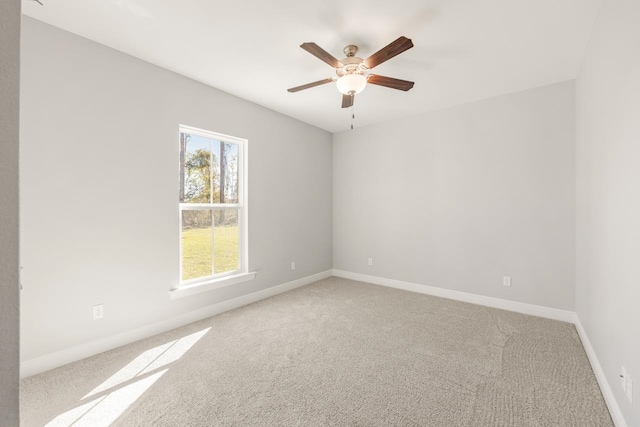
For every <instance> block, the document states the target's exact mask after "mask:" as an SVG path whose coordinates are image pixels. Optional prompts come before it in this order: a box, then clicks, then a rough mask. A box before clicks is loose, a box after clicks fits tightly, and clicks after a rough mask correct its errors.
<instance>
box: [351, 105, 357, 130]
mask: <svg viewBox="0 0 640 427" xmlns="http://www.w3.org/2000/svg"><path fill="white" fill-rule="evenodd" d="M354 110H355V107H354V106H353V105H352V106H351V130H353V121H354V120H355V118H356V113H355V111H354Z"/></svg>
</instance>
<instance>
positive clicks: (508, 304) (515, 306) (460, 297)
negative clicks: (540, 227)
mask: <svg viewBox="0 0 640 427" xmlns="http://www.w3.org/2000/svg"><path fill="white" fill-rule="evenodd" d="M333 275H334V276H337V277H343V278H345V279H352V280H358V281H361V282H368V283H373V284H374V285H382V286H387V287H390V288H396V289H402V290H405V291H410V292H417V293H419V294H426V295H433V296H437V297H442V298H448V299H453V300H457V301H464V302H469V303H472V304H478V305H484V306H487V307H493V308H500V309H503V310H508V311H515V312H518V313H524V314H530V315H532V316H539V317H545V318H547V319H553V320H560V321H563V322H569V323H573V321H574V319H575V313H574V312H573V311H567V310H560V309H557V308H549V307H543V306H540V305H533V304H526V303H523V302H516V301H509V300H505V299H500V298H493V297H487V296H483V295H476V294H469V293H466V292H460V291H453V290H451V289H444V288H437V287H434V286H426V285H419V284H417V283H411V282H403V281H400V280H394V279H385V278H382V277H377V276H368V275H366V274H360V273H352V272H350V271H343V270H335V269H334V270H333Z"/></svg>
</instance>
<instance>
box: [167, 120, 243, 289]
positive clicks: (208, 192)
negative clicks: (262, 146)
mask: <svg viewBox="0 0 640 427" xmlns="http://www.w3.org/2000/svg"><path fill="white" fill-rule="evenodd" d="M246 145H247V141H246V140H243V139H240V138H234V137H231V136H227V135H221V134H217V133H214V132H209V131H204V130H200V129H195V128H191V127H187V126H180V194H179V206H180V283H181V285H191V284H201V283H212V282H214V283H215V282H219V283H223V284H224V280H222V281H221V280H218V279H224V278H228V277H232V276H237V275H239V274H242V273H246V272H247V255H246V254H247V247H246V246H247V245H246V234H247V229H246V224H247V212H246V175H245V174H246V171H245V164H246ZM250 278H253V276H252V277H250ZM247 280H248V279H247ZM227 282H228V281H227ZM236 282H237V281H236ZM227 284H230V283H227ZM179 289H181V288H178V290H179ZM182 289H184V287H182Z"/></svg>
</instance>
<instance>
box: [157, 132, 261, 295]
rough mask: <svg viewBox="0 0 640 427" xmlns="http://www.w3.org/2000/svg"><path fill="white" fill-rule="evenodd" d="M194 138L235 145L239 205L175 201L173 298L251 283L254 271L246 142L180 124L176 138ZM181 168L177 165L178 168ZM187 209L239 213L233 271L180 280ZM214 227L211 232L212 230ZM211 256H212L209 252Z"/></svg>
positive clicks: (171, 290) (213, 243) (213, 241)
mask: <svg viewBox="0 0 640 427" xmlns="http://www.w3.org/2000/svg"><path fill="white" fill-rule="evenodd" d="M181 133H185V134H190V135H197V136H201V137H204V138H207V139H212V140H216V141H220V142H227V143H232V144H236V145H238V203H182V202H180V201H179V200H178V233H179V242H180V243H179V245H180V251H179V256H180V258H179V264H180V276H179V281H180V282H179V284H178V286H176V287H175V288H172V289H170V291H169V292H170V294H171V297H172V298H176V297H182V296H188V295H193V294H197V293H200V292H204V291H208V290H213V289H218V288H222V287H225V286H230V285H233V284H237V283H241V282H244V281H247V280H252V279H253V278H254V277H255V274H256V273H255V272H252V273H249V271H248V266H249V239H248V232H247V231H248V226H249V221H248V211H247V209H248V201H249V198H248V194H247V193H248V192H247V181H248V180H247V172H248V167H247V166H248V145H249V144H248V142H249V141H248V140H246V139H243V138H238V137H235V136H230V135H224V134H221V133H217V132H212V131H207V130H203V129H198V128H195V127H191V126H186V125H180V126H179V132H178V138H180V134H181ZM178 167H180V165H178ZM185 209H188V210H211V211H212V215H213V210H214V209H237V210H238V234H239V235H238V269H236V270H233V271H225V272H224V273H218V274H213V275H210V276H205V277H198V278H195V279H190V280H182V211H183V210H185ZM214 228H215V224H213V227H212V229H211V233H213V229H214ZM214 247H215V240H213V236H212V248H211V250H212V251H214ZM212 255H213V253H212Z"/></svg>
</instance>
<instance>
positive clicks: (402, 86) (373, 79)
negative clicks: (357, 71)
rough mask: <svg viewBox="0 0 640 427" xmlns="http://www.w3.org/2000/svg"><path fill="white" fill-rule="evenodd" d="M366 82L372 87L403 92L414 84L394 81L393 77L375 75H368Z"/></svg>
mask: <svg viewBox="0 0 640 427" xmlns="http://www.w3.org/2000/svg"><path fill="white" fill-rule="evenodd" d="M367 81H368V82H369V83H371V84H372V85H378V86H384V87H390V88H391V89H398V90H404V91H405V92H406V91H408V90H409V89H411V88H412V87H413V85H414V84H415V83H413V82H410V81H408V80H400V79H394V78H393V77H385V76H378V75H376V74H369V79H368V80H367Z"/></svg>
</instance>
